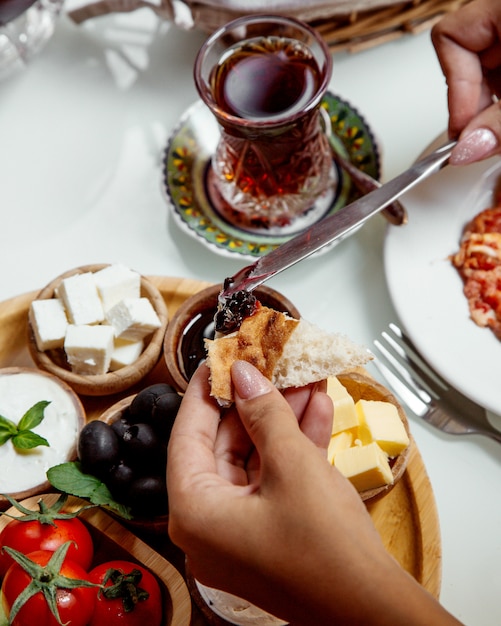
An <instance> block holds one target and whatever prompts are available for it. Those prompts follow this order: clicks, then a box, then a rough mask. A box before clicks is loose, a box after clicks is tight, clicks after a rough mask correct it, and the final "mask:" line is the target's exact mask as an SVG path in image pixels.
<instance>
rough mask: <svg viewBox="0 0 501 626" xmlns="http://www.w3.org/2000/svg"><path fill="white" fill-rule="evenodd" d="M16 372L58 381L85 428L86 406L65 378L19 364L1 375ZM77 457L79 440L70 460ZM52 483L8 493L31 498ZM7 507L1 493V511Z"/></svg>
mask: <svg viewBox="0 0 501 626" xmlns="http://www.w3.org/2000/svg"><path fill="white" fill-rule="evenodd" d="M16 374H32V375H34V376H44V377H46V378H49V379H50V380H52V381H53V382H54V383H56V384H57V385H59V387H60V388H61V389H62V390H63V391H64V392H66V393H67V394H68V396H69V397H70V398H71V400H72V402H73V405H74V407H75V410H76V412H77V419H78V422H79V430H81V429H82V428H83V426H84V425H85V424H86V422H87V415H86V412H85V408H84V406H83V404H82V402H81V400H80V398H79V397H78V395H77V393H76V392H75V391H74V389H73V388H72V387H71V386H70V385H68V384H67V383H66V382H65V381H64V380H61V379H60V378H59V377H58V376H55V375H54V374H51V373H50V372H46V371H43V370H40V369H37V368H36V367H18V366H11V367H3V368H0V376H6V375H8V376H12V375H16ZM76 457H77V441H75V444H74V446H73V449H72V451H71V453H70V454H69V455H68V459H67V460H68V461H74V460H75V459H76ZM51 488H52V487H51V484H50V483H49V481H48V480H45V481H44V482H42V483H40V484H38V485H34V486H33V487H30V488H29V489H24V490H23V491H12V492H7V495H8V496H10V497H11V498H13V499H14V500H18V501H19V500H21V499H24V498H30V497H32V496H36V495H39V494H42V493H44V492H46V491H50V490H51ZM7 507H10V502H9V501H8V500H7V498H5V497H4V496H3V495H1V494H0V511H1V510H5V509H6V508H7Z"/></svg>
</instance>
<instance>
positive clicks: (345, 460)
mask: <svg viewBox="0 0 501 626" xmlns="http://www.w3.org/2000/svg"><path fill="white" fill-rule="evenodd" d="M334 465H335V466H336V467H337V469H338V470H339V471H340V472H341V474H343V476H346V478H348V479H349V480H350V482H351V483H352V485H353V486H354V487H355V489H357V491H365V490H366V489H375V488H376V487H382V486H383V485H391V484H393V474H392V473H391V468H390V465H389V463H388V457H387V455H386V453H385V452H383V450H381V448H380V447H379V446H378V444H377V443H376V442H373V443H370V444H369V445H367V446H353V447H351V448H347V449H345V450H340V451H339V452H338V453H337V454H336V456H335V457H334Z"/></svg>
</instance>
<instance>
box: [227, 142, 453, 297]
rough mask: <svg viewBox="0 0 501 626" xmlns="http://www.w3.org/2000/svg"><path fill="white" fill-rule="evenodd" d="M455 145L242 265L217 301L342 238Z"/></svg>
mask: <svg viewBox="0 0 501 626" xmlns="http://www.w3.org/2000/svg"><path fill="white" fill-rule="evenodd" d="M455 145H456V142H455V141H450V142H448V143H446V144H444V145H442V146H440V147H439V148H437V149H436V150H434V151H433V152H431V153H430V154H428V155H427V156H425V157H424V158H422V159H421V160H419V161H417V162H416V163H415V164H414V165H413V166H412V167H410V168H409V169H408V170H406V171H405V172H402V174H399V175H398V176H396V177H395V178H393V179H392V180H390V181H389V182H387V183H386V184H384V185H382V186H381V187H379V189H375V190H374V191H371V192H370V193H368V194H366V195H365V196H362V197H361V198H359V199H358V200H355V202H352V203H351V204H349V205H347V206H346V207H344V208H342V209H341V210H339V211H337V212H336V213H334V214H333V215H330V216H329V217H326V218H324V219H322V220H320V221H318V222H317V223H316V224H314V225H313V226H311V227H310V228H308V229H306V230H304V231H302V232H301V233H299V234H298V235H296V236H295V237H293V238H292V239H289V241H287V242H285V243H283V244H281V245H279V246H277V247H276V248H275V249H274V250H272V251H271V252H269V253H268V254H266V255H265V256H262V257H260V258H259V259H258V260H257V261H255V262H254V263H252V264H251V265H247V266H246V267H244V268H242V269H241V270H239V271H238V272H237V273H236V274H235V275H234V276H231V277H230V278H227V279H226V280H225V282H224V287H223V290H222V291H221V294H220V296H219V302H220V303H224V301H225V300H226V299H227V298H229V297H230V296H231V295H233V294H234V293H236V292H237V291H242V290H243V291H252V290H253V289H255V288H256V287H258V286H259V285H262V284H263V283H264V282H266V281H267V280H269V279H270V278H271V277H272V276H275V275H276V274H278V273H280V272H283V271H284V270H286V269H288V268H289V267H291V266H292V265H295V264H296V263H298V262H299V261H302V260H303V259H305V258H307V257H309V256H310V255H312V254H314V253H315V252H318V250H320V249H321V248H323V247H324V246H326V245H328V244H330V243H332V242H333V241H336V240H337V239H340V238H341V237H344V236H345V235H347V234H348V233H349V232H350V231H351V230H353V229H354V228H356V227H358V226H360V225H361V224H363V223H364V222H365V221H366V220H368V219H369V218H370V217H372V216H373V215H375V214H376V213H378V212H379V211H381V210H382V209H384V208H385V207H386V206H388V205H389V204H391V203H392V202H393V201H394V200H395V199H396V198H399V197H400V196H401V195H402V194H403V193H405V192H406V191H408V190H409V189H411V188H412V187H414V185H416V184H417V183H418V182H420V181H421V180H423V179H424V178H426V177H427V176H429V175H430V174H432V173H433V172H434V171H435V170H438V169H440V168H441V167H443V166H444V165H445V164H446V163H447V161H448V159H449V157H450V155H451V152H452V149H453V147H454V146H455Z"/></svg>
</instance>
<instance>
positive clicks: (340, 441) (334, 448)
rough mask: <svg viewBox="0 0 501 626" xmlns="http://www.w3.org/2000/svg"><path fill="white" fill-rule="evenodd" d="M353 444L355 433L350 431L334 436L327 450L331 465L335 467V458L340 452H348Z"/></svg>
mask: <svg viewBox="0 0 501 626" xmlns="http://www.w3.org/2000/svg"><path fill="white" fill-rule="evenodd" d="M352 444H353V433H352V432H350V431H349V430H345V431H342V432H340V433H336V434H335V435H332V437H331V440H330V442H329V447H328V448H327V459H328V461H329V463H330V464H331V465H334V457H335V456H336V454H337V453H338V452H339V451H340V450H346V448H349V447H350V446H351V445H352Z"/></svg>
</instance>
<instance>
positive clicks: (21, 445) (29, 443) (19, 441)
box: [12, 430, 49, 450]
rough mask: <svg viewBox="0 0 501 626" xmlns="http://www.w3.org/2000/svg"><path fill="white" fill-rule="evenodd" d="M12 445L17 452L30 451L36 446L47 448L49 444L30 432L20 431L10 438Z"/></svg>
mask: <svg viewBox="0 0 501 626" xmlns="http://www.w3.org/2000/svg"><path fill="white" fill-rule="evenodd" d="M12 443H13V444H14V447H16V448H18V449H19V450H31V449H32V448H36V447H37V446H47V447H49V442H48V441H47V439H45V438H44V437H41V436H40V435H37V434H36V433H34V432H32V431H31V430H22V431H20V432H19V433H18V434H17V435H14V436H13V437H12Z"/></svg>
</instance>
